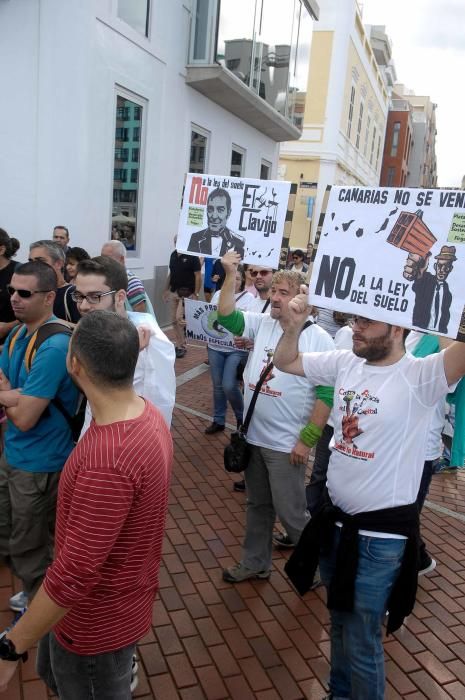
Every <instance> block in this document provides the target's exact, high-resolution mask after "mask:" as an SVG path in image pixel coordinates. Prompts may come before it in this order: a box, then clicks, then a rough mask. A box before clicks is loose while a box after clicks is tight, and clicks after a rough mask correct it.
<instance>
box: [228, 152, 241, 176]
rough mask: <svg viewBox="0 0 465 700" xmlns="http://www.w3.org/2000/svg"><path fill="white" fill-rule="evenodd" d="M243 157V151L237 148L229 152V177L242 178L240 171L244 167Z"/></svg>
mask: <svg viewBox="0 0 465 700" xmlns="http://www.w3.org/2000/svg"><path fill="white" fill-rule="evenodd" d="M244 156H245V151H244V149H243V148H240V147H239V146H233V148H232V151H231V169H230V173H229V174H230V175H231V177H242V175H243V172H242V170H243V167H244V160H245V157H244Z"/></svg>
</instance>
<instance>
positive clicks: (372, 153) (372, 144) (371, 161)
mask: <svg viewBox="0 0 465 700" xmlns="http://www.w3.org/2000/svg"><path fill="white" fill-rule="evenodd" d="M375 140H376V124H373V136H372V138H371V152H370V165H373V156H374V155H375Z"/></svg>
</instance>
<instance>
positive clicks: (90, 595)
mask: <svg viewBox="0 0 465 700" xmlns="http://www.w3.org/2000/svg"><path fill="white" fill-rule="evenodd" d="M172 455H173V447H172V441H171V435H170V433H169V430H168V428H167V426H166V423H165V421H164V420H163V418H162V416H161V413H159V411H158V410H157V409H156V408H155V407H154V406H153V405H152V404H150V403H149V402H146V407H145V410H144V412H143V414H142V415H141V416H140V417H139V418H136V419H134V420H128V421H121V422H118V423H112V424H111V425H106V426H98V425H96V424H95V423H94V422H92V424H91V426H90V428H89V430H88V431H87V432H86V434H85V436H84V437H83V439H82V440H81V441H80V442H79V443H78V445H77V447H76V449H75V450H74V451H73V452H72V453H71V455H70V457H69V459H68V461H67V462H66V464H65V467H64V469H63V473H62V476H61V480H60V489H59V495H58V507H57V523H56V554H55V556H56V558H55V561H54V562H53V564H52V565H51V566H50V567H49V569H48V571H47V574H46V577H45V580H44V586H45V590H46V591H47V593H48V595H49V596H50V597H51V598H52V600H54V601H55V603H57V605H60V606H62V607H65V608H71V610H70V611H69V612H68V613H67V615H65V617H64V618H63V619H62V620H61V621H60V622H59V623H58V625H56V627H55V629H54V632H55V634H56V637H57V640H58V641H59V642H60V644H61V645H62V646H64V647H65V648H66V649H68V650H69V651H72V652H75V653H77V654H86V655H87V654H89V655H93V654H101V653H104V652H108V651H113V650H115V649H120V648H123V647H125V646H127V645H129V644H132V643H133V642H135V641H137V640H138V639H140V638H141V637H142V636H143V635H144V634H145V633H146V632H147V630H148V629H149V628H150V624H151V619H152V606H153V600H154V596H155V594H156V591H157V589H158V570H159V566H160V559H161V549H162V541H163V530H164V525H165V516H166V509H167V503H168V490H169V481H170V473H171V462H172Z"/></svg>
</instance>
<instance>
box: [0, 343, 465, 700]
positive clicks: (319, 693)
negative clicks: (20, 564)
mask: <svg viewBox="0 0 465 700" xmlns="http://www.w3.org/2000/svg"><path fill="white" fill-rule="evenodd" d="M205 357H206V353H205V350H204V348H195V347H190V348H189V352H188V354H187V355H186V357H185V358H184V359H182V360H178V361H177V367H176V368H177V373H178V375H180V374H183V373H185V372H186V371H188V370H190V369H192V368H195V367H197V366H198V365H199V364H200V363H201V362H202V361H203V359H204V358H205ZM177 403H178V406H179V407H178V408H177V409H176V410H175V414H174V420H173V438H174V441H175V445H176V450H175V465H174V473H173V483H172V489H171V500H170V510H169V516H168V521H167V528H166V538H165V546H164V560H163V565H162V568H161V572H160V594H159V596H158V598H157V601H156V603H155V605H154V612H153V629H152V630H151V632H150V633H149V634H148V635H147V637H145V639H143V640H142V642H141V644H140V646H139V655H140V668H141V678H140V684H139V687H138V689H137V691H136V693H135V697H136V698H138V700H148V699H149V698H151V699H152V698H156V699H157V700H174V699H177V698H180V699H182V700H201V699H205V698H206V699H207V700H220V699H222V698H231V699H233V700H236V699H240V700H249V698H258V699H259V700H275V699H276V700H278V699H279V698H282V699H283V700H297V699H298V698H311V699H315V700H318V699H319V698H321V697H323V696H324V694H325V683H326V678H327V675H328V655H329V641H328V615H327V611H326V607H325V604H324V597H325V596H324V591H323V590H322V589H318V590H317V591H316V592H311V593H309V594H307V595H306V596H305V598H303V599H301V598H300V597H299V596H297V595H296V594H295V593H294V591H293V589H292V588H291V586H290V585H289V582H288V580H287V578H286V577H285V575H283V565H284V563H285V556H286V555H285V554H282V553H280V552H276V553H275V556H274V562H273V563H274V571H273V574H272V577H271V579H270V581H269V582H252V583H249V582H246V583H243V584H240V585H238V586H231V585H228V584H226V583H224V582H223V581H222V579H221V570H222V568H223V567H224V566H227V565H229V564H231V563H233V562H234V561H236V560H237V559H238V558H239V555H240V545H241V539H242V535H243V525H244V506H245V498H244V496H243V495H241V494H236V493H233V492H232V491H231V484H232V477H230V476H229V475H227V474H226V473H225V472H224V470H223V468H222V459H221V452H222V448H223V445H224V444H225V442H226V435H221V434H220V435H214V436H211V437H210V436H205V435H204V434H203V430H204V428H205V426H206V425H207V418H200V417H198V416H195V415H193V414H191V413H188V412H186V410H185V408H190V409H193V410H195V411H198V412H200V413H203V414H206V415H207V416H208V415H210V406H211V403H210V382H209V375H208V373H203V374H200V375H199V376H197V377H196V378H194V379H192V380H191V381H187V382H186V383H184V384H182V386H180V387H179V389H178V395H177ZM230 422H232V417H230ZM429 499H430V501H429V503H431V507H430V506H429V505H428V506H427V507H426V508H425V511H424V516H423V522H422V524H423V533H424V537H425V540H426V541H427V543H428V548H429V550H430V552H431V554H432V555H433V556H434V557H435V558H436V559H437V561H438V568H437V570H436V571H435V572H434V573H433V574H432V575H430V576H427V577H423V578H422V579H421V583H420V588H419V595H418V602H417V605H416V607H415V611H414V614H413V615H412V616H411V617H410V618H409V619H408V621H407V624H406V625H405V627H403V628H402V630H401V631H400V632H399V633H397V634H396V635H395V637H393V638H390V639H389V640H388V641H387V642H386V644H385V650H386V662H387V663H386V666H387V676H388V691H387V698H389V700H394V699H396V698H409V700H419V699H420V698H429V699H434V700H436V699H437V700H439V699H442V698H444V699H446V698H456V699H459V700H463V699H464V698H465V624H464V623H465V547H464V538H463V535H462V533H463V529H464V524H465V474H463V473H459V474H444V475H438V476H435V477H434V482H433V486H432V488H431V493H430V496H429ZM435 506H436V508H435ZM437 506H439V509H437ZM441 507H442V510H444V508H445V509H447V511H446V512H441ZM433 508H434V509H433ZM450 511H453V512H454V513H455V514H456V517H452V516H451V515H449V514H448V512H450ZM12 590H13V582H12V581H11V577H10V575H9V573H8V572H7V571H6V570H5V569H0V629H2V628H3V627H4V626H5V625H6V624H7V623H8V622H9V620H10V619H11V614H10V613H9V612H8V598H9V596H10V595H11V593H12ZM15 590H17V586H16V588H15ZM2 697H4V698H5V700H13V699H14V700H20V699H21V700H46V698H47V694H46V692H45V689H44V687H43V686H42V684H41V682H40V681H38V680H37V679H36V677H35V674H34V665H33V659H32V660H31V661H29V662H28V663H27V664H26V665H25V666H24V668H23V669H22V670H21V678H19V677H18V678H16V679H15V681H14V683H13V684H12V686H11V688H10V690H9V692H8V693H7V694H5V695H4V696H2Z"/></svg>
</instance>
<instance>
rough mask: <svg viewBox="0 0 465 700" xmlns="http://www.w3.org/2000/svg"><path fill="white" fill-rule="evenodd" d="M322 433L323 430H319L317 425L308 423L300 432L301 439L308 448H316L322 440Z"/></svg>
mask: <svg viewBox="0 0 465 700" xmlns="http://www.w3.org/2000/svg"><path fill="white" fill-rule="evenodd" d="M322 432H323V430H322V428H319V427H318V426H317V425H315V423H308V424H307V425H306V426H305V427H304V428H302V430H301V431H300V439H301V440H302V442H303V443H304V445H306V446H307V447H314V446H315V445H316V443H317V442H318V440H319V439H320V437H321V433H322Z"/></svg>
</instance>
